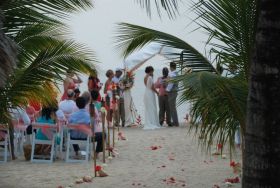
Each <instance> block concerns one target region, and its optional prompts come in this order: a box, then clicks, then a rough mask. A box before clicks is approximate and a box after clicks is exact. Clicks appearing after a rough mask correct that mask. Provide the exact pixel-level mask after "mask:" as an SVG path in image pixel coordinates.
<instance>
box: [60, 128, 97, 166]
mask: <svg viewBox="0 0 280 188" xmlns="http://www.w3.org/2000/svg"><path fill="white" fill-rule="evenodd" d="M66 127H67V141H66V142H67V148H66V158H65V161H66V162H88V159H89V156H90V138H91V137H92V130H91V128H90V126H89V125H86V124H68V125H66ZM71 130H74V131H78V132H81V133H84V134H86V135H87V138H86V140H73V139H71V136H70V131H71ZM73 144H78V145H79V146H81V145H83V146H85V151H83V152H84V156H85V157H84V159H83V158H81V159H80V158H75V157H72V156H70V154H72V153H73V152H72V149H73V147H72V145H73ZM81 154H82V155H83V153H81Z"/></svg>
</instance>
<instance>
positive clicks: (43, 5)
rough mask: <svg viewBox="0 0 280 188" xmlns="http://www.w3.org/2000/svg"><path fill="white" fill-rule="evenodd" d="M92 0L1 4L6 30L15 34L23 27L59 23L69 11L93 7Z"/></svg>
mask: <svg viewBox="0 0 280 188" xmlns="http://www.w3.org/2000/svg"><path fill="white" fill-rule="evenodd" d="M92 6H93V5H92V2H91V1H90V0H61V1H56V0H49V1H45V0H13V1H6V2H5V3H4V4H2V5H1V6H0V9H2V10H3V12H4V15H5V21H4V31H5V33H6V34H9V35H12V36H14V35H15V33H17V32H18V31H20V30H21V29H22V28H23V27H26V26H30V25H34V24H38V23H46V24H53V23H59V19H57V18H62V19H66V18H68V17H69V16H70V14H69V13H73V12H77V11H80V10H86V9H87V8H91V7H92Z"/></svg>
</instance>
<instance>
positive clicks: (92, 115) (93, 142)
mask: <svg viewBox="0 0 280 188" xmlns="http://www.w3.org/2000/svg"><path fill="white" fill-rule="evenodd" d="M94 115H95V106H94V104H93V103H92V102H91V104H90V127H91V129H92V145H93V146H92V147H93V148H92V149H93V165H94V177H96V176H97V175H96V151H95V129H94Z"/></svg>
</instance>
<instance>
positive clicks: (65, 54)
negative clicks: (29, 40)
mask: <svg viewBox="0 0 280 188" xmlns="http://www.w3.org/2000/svg"><path fill="white" fill-rule="evenodd" d="M90 54H91V56H89V55H90ZM25 60H26V61H29V62H27V63H26V65H28V66H26V67H22V68H21V69H17V70H16V71H15V74H14V75H13V76H11V77H10V79H9V80H8V84H7V87H6V88H5V90H2V91H1V93H5V95H3V96H2V97H3V98H1V101H5V100H7V99H5V97H7V96H9V97H8V100H9V103H11V104H14V105H15V104H23V103H26V102H27V101H28V99H30V98H34V97H36V98H40V100H42V101H44V99H49V98H50V97H49V94H50V93H49V92H48V89H49V87H46V84H47V83H49V82H53V83H55V81H58V80H60V81H61V80H62V76H63V75H65V74H66V70H68V69H71V70H75V71H79V72H84V73H89V72H91V71H94V69H93V64H92V62H94V61H95V57H94V56H93V55H92V52H91V51H90V50H88V49H87V48H85V47H84V46H83V45H78V44H76V43H74V42H66V41H57V42H56V43H53V44H52V45H49V46H47V47H45V49H42V50H40V52H39V53H37V50H36V51H35V53H34V56H32V58H30V59H25Z"/></svg>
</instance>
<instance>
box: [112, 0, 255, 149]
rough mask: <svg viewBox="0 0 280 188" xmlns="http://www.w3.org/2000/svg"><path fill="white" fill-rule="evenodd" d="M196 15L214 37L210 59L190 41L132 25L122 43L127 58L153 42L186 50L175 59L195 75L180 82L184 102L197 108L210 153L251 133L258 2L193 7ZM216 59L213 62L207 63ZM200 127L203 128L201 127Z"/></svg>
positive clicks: (123, 27) (233, 0)
mask: <svg viewBox="0 0 280 188" xmlns="http://www.w3.org/2000/svg"><path fill="white" fill-rule="evenodd" d="M143 1H144V2H145V0H143ZM164 2H167V1H164ZM169 2H171V3H172V2H173V1H172V0H169ZM192 10H193V11H194V12H195V13H196V15H197V18H196V19H195V23H197V24H198V26H199V27H200V28H201V29H202V30H203V31H205V32H206V33H208V35H209V38H208V40H207V41H205V43H206V45H207V46H209V47H210V48H211V50H210V51H209V54H206V55H203V54H201V53H200V52H199V51H198V50H196V49H195V48H194V47H192V46H191V45H190V44H189V43H187V42H186V41H184V40H181V39H179V38H177V37H175V36H172V35H170V34H167V33H164V32H161V31H156V30H153V29H149V28H145V27H142V26H137V25H132V24H128V23H121V24H119V26H118V31H119V33H118V35H117V39H116V43H117V46H118V47H120V48H121V49H122V50H123V56H124V57H126V56H127V55H129V54H130V53H132V52H133V51H135V50H137V49H139V48H142V47H143V46H145V45H146V44H148V43H149V42H152V41H153V42H157V43H160V44H162V45H165V46H168V47H173V48H175V49H179V50H182V53H183V54H184V55H183V59H182V60H180V53H174V54H171V55H172V57H173V58H174V61H176V62H178V66H179V67H180V68H181V69H184V68H185V67H189V68H192V69H193V72H192V73H190V74H183V75H182V76H181V77H180V78H179V79H178V81H179V80H180V81H182V82H181V83H182V87H181V89H182V92H183V95H182V97H181V99H180V102H183V101H189V102H191V103H192V104H193V107H192V110H191V116H192V117H193V119H192V121H193V122H192V123H193V124H192V128H195V130H196V131H198V132H199V134H198V135H199V136H200V137H202V138H203V139H201V140H200V141H201V143H202V144H203V145H204V146H207V149H210V146H211V144H212V143H213V141H214V140H216V139H217V143H221V144H224V143H226V142H229V143H230V146H233V144H234V133H235V132H236V130H237V129H238V127H239V126H240V127H241V132H242V135H243V134H244V132H245V128H246V98H247V94H248V89H247V85H248V78H249V67H250V56H251V50H252V47H253V44H254V36H255V32H256V14H257V7H256V0H210V1H208V0H207V1H206V0H201V1H198V2H197V3H193V5H192ZM210 55H211V56H212V57H214V58H213V60H210V59H208V58H207V57H210ZM200 121H201V124H197V123H196V122H200ZM230 148H231V147H230ZM208 151H209V150H208Z"/></svg>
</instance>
